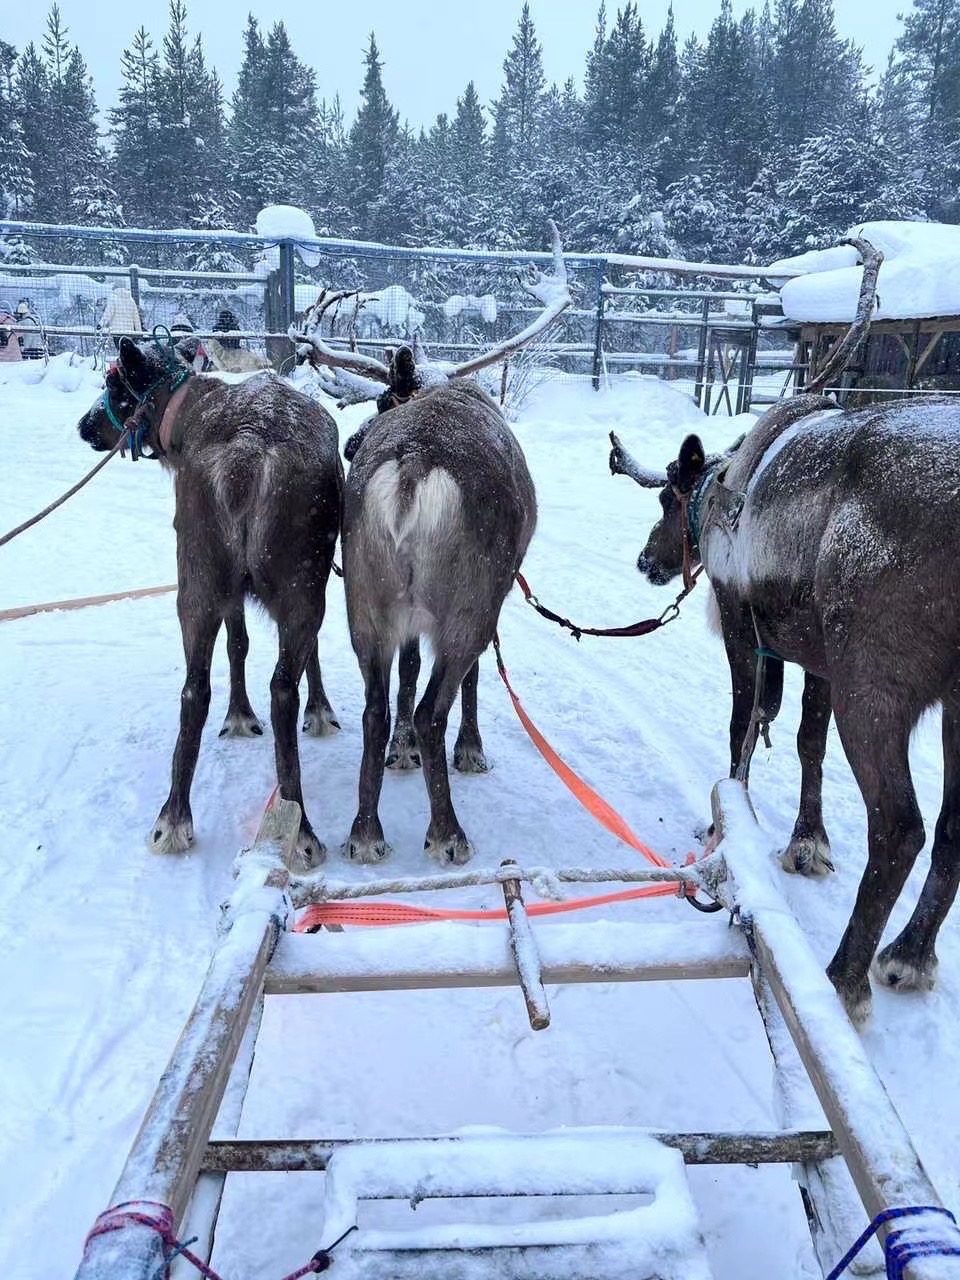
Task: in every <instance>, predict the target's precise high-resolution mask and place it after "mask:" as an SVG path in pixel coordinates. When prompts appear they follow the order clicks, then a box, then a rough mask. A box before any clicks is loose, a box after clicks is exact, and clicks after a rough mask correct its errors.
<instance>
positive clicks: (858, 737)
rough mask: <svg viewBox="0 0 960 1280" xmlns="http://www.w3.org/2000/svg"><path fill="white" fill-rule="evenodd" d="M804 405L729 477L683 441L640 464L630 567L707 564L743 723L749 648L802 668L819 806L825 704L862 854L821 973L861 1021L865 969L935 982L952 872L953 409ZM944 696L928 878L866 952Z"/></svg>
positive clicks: (676, 569) (895, 876) (884, 907)
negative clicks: (656, 491)
mask: <svg viewBox="0 0 960 1280" xmlns="http://www.w3.org/2000/svg"><path fill="white" fill-rule="evenodd" d="M806 407H807V409H808V410H810V409H811V408H812V409H813V412H807V413H806V414H805V415H804V416H801V417H800V418H799V419H797V420H795V421H794V422H793V424H792V425H790V426H789V427H788V428H787V429H784V428H783V424H782V421H781V422H779V423H778V422H777V421H776V419H775V418H774V419H771V417H770V416H768V417H766V418H764V419H761V420H760V422H759V423H758V424H757V426H756V427H755V428H754V430H753V432H751V433H750V434H749V435H748V436H747V438H746V440H745V442H744V444H743V445H742V446H741V451H742V456H741V451H738V454H737V455H735V460H736V459H738V458H739V459H740V461H739V465H738V466H737V470H736V471H734V468H733V466H731V467H730V468H729V469H728V468H727V464H726V461H725V460H724V459H707V458H706V457H705V455H704V451H703V447H702V445H701V443H700V441H699V439H698V438H697V437H696V436H688V437H687V439H686V440H684V442H683V445H682V446H681V449H680V453H679V455H678V457H677V459H676V460H675V461H674V462H672V463H671V464H670V466H669V468H668V469H667V472H666V474H664V473H660V474H659V475H657V474H656V473H652V472H648V473H644V475H645V480H644V482H645V483H650V484H651V485H652V484H657V486H658V487H659V486H660V485H662V486H663V487H662V492H661V494H660V502H661V506H662V509H663V515H662V518H661V519H660V521H658V523H657V524H656V526H655V527H654V529H653V530H652V532H651V534H650V537H649V539H648V540H647V545H646V547H645V548H644V550H643V553H642V554H641V556H640V559H639V561H638V567H639V568H640V570H641V572H644V573H645V574H646V575H647V577H648V578H649V579H650V581H652V582H655V583H661V582H666V581H669V580H670V579H671V578H673V577H675V576H676V575H677V574H678V573H680V572H681V570H682V567H683V563H684V559H685V558H686V559H688V560H691V559H692V560H699V561H700V562H701V563H702V564H703V566H704V569H705V572H706V575H707V577H708V578H709V580H710V583H711V585H712V587H713V590H714V593H715V595H716V598H717V603H718V606H719V611H720V621H721V626H722V630H723V637H724V643H725V645H726V649H727V656H728V659H729V661H730V668H731V675H732V678H733V685H734V701H735V704H737V702H738V701H739V704H740V705H739V708H737V707H736V705H735V711H734V719H737V717H739V722H740V724H741V725H744V724H745V723H746V722H747V720H748V719H749V716H748V715H747V716H745V715H744V704H745V702H749V701H750V700H751V699H752V686H751V692H750V694H749V696H748V695H746V694H745V692H744V685H745V683H746V679H745V677H746V665H747V664H745V661H744V654H746V653H748V652H750V650H755V649H756V648H757V646H758V645H759V646H763V647H765V648H767V649H770V650H772V651H773V652H774V653H776V654H777V655H778V656H779V658H780V659H782V660H783V661H787V662H796V663H798V664H799V665H800V666H802V667H803V669H804V671H805V672H806V673H807V684H806V686H805V691H804V724H805V726H806V728H804V726H801V737H802V735H803V734H804V733H806V734H807V739H808V740H807V748H806V749H807V752H808V755H809V757H810V760H812V761H813V763H814V765H815V774H816V777H815V779H813V780H811V778H809V777H806V776H805V786H808V787H811V788H813V789H814V790H815V791H816V806H817V813H818V812H819V765H820V761H822V758H823V743H824V740H825V736H826V726H827V721H828V719H829V713H830V711H831V710H832V712H833V715H834V716H835V718H836V722H837V728H838V730H839V733H840V740H841V743H842V745H843V749H844V752H845V754H846V756H847V759H848V760H849V762H850V766H851V768H852V770H853V773H854V776H855V778H856V780H857V784H858V786H859V788H860V791H861V794H862V796H863V799H864V803H865V805H866V809H867V832H868V857H867V867H866V870H865V872H864V875H863V878H862V880H861V882H860V888H859V890H858V893H857V898H856V902H855V905H854V909H853V913H852V915H851V918H850V922H849V924H848V925H847V928H846V930H845V932H844V935H843V938H842V939H841V941H840V945H839V947H838V949H837V952H836V954H835V955H834V957H833V959H832V960H831V962H830V964H829V966H828V970H827V972H828V974H829V976H830V978H831V980H832V981H833V983H834V986H835V987H836V988H837V991H838V992H839V994H840V996H841V998H842V999H843V1001H844V1003H845V1005H846V1007H847V1010H848V1011H849V1013H850V1015H851V1017H853V1018H854V1019H855V1020H860V1019H862V1018H864V1017H865V1016H866V1014H867V1013H868V1012H869V1007H870V984H869V973H870V969H871V963H872V968H873V974H874V976H875V977H876V978H877V980H878V981H880V982H882V983H883V984H884V985H886V986H888V987H891V988H893V989H894V990H901V991H902V990H911V989H917V988H919V989H925V988H928V987H930V986H932V985H933V982H934V979H935V974H936V968H937V957H936V939H937V933H938V931H939V929H940V926H941V924H942V923H943V920H944V919H945V917H946V915H947V912H948V911H949V909H950V906H951V904H952V902H953V900H954V897H955V895H956V891H957V886H958V882H960V590H958V586H957V575H956V563H955V562H956V553H955V546H956V542H957V539H958V538H960V507H958V505H957V499H956V495H957V493H958V492H960V406H958V405H956V404H954V403H953V402H952V401H944V400H936V399H924V400H921V399H911V400H907V401H903V402H901V403H899V404H883V405H875V406H871V407H869V408H863V409H858V410H855V411H853V412H845V411H840V410H836V409H833V410H826V411H824V410H823V409H822V408H819V409H818V408H816V407H815V406H811V405H809V404H808V405H807V406H806ZM782 417H783V415H782V413H781V418H782ZM637 470H638V471H641V472H642V468H637ZM685 547H686V548H687V550H686V553H685V550H684V548H685ZM938 703H939V704H940V705H941V706H942V708H943V753H944V787H943V805H942V808H941V811H940V817H939V819H938V821H937V826H936V832H935V836H934V842H933V849H932V852H931V866H930V871H929V873H928V875H927V878H926V881H925V883H924V886H923V890H922V892H921V894H920V899H919V901H918V903H917V906H916V909H915V910H914V912H913V914H912V916H911V917H910V919H909V921H908V922H907V924H906V926H905V927H904V929H903V930H902V931H901V932H900V934H899V936H898V937H897V938H896V939H895V940H894V941H893V942H891V943H890V944H889V945H888V946H886V947H885V948H884V949H883V950H882V951H881V952H880V954H879V956H877V957H876V959H874V956H875V953H876V950H877V947H878V945H879V942H880V938H881V935H882V933H883V930H884V927H885V925H886V923H887V921H888V919H889V917H890V913H891V911H892V909H893V907H894V904H895V903H896V901H897V898H898V897H899V895H900V892H901V890H902V888H903V886H904V884H905V882H906V879H907V876H908V875H909V873H910V870H911V868H912V866H913V864H914V861H915V859H916V856H917V853H918V852H919V851H920V849H921V847H922V845H923V843H924V829H923V822H922V820H921V815H920V811H919V808H918V805H917V799H916V794H915V791H914V787H913V782H912V780H911V777H910V767H909V760H908V746H909V741H910V735H911V733H912V731H913V729H914V727H915V726H916V724H917V721H918V720H919V718H920V716H921V715H922V714H923V712H924V711H925V710H926V709H927V708H928V707H931V706H934V705H936V704H938ZM731 745H732V747H733V748H734V750H736V747H737V743H736V738H735V734H734V732H733V726H732V725H731ZM803 750H804V747H803V743H802V742H801V755H803ZM808 767H809V761H808V762H805V775H806V773H807V769H808ZM821 829H822V824H821ZM799 869H801V870H812V869H814V868H812V867H801V868H799Z"/></svg>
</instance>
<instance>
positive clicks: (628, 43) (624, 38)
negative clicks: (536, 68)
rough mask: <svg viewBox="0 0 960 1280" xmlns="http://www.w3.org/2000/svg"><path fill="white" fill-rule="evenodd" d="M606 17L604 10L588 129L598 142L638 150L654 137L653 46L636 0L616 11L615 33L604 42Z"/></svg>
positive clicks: (592, 69)
mask: <svg viewBox="0 0 960 1280" xmlns="http://www.w3.org/2000/svg"><path fill="white" fill-rule="evenodd" d="M604 20H605V13H604V11H603V10H601V13H600V15H598V20H597V24H598V25H597V41H596V42H595V44H594V48H593V51H592V53H591V55H590V68H589V77H588V83H589V92H590V96H589V97H587V99H586V102H585V109H584V126H585V133H586V137H587V139H588V142H589V145H591V146H593V147H602V146H606V145H607V144H608V143H611V142H613V143H616V145H617V146H619V147H627V148H629V149H631V150H633V151H634V152H636V151H637V150H639V148H640V145H641V143H642V141H644V140H645V139H647V138H648V137H649V122H648V120H647V118H646V115H647V113H646V105H647V103H646V87H647V77H648V76H649V73H650V69H651V51H650V49H649V48H648V46H647V41H646V37H645V35H644V32H643V23H642V22H641V19H640V14H639V11H638V9H637V7H636V5H635V4H632V3H630V4H627V5H626V6H625V7H624V8H623V9H618V10H617V16H616V19H615V20H614V23H613V26H612V27H611V29H610V34H609V35H608V36H606V38H605V39H603V41H602V43H601V40H600V31H601V25H600V24H601V23H602V22H603V21H604Z"/></svg>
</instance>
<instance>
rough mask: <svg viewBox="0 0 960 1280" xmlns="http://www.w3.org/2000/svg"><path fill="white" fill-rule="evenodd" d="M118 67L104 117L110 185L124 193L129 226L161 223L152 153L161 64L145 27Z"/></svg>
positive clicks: (160, 190) (160, 189)
mask: <svg viewBox="0 0 960 1280" xmlns="http://www.w3.org/2000/svg"><path fill="white" fill-rule="evenodd" d="M120 68H121V74H122V76H123V83H122V85H121V86H120V99H119V103H118V105H117V106H116V107H113V108H112V109H111V110H110V113H109V119H110V133H111V137H112V140H113V163H112V167H111V177H112V181H113V185H114V187H115V188H116V189H117V190H118V191H121V192H122V193H123V195H122V197H121V205H122V210H123V216H124V218H125V220H126V221H127V222H128V223H129V224H130V225H131V226H135V227H147V226H150V225H151V223H157V224H160V225H166V224H167V223H168V221H169V219H168V217H167V216H166V214H165V209H164V202H165V200H166V197H167V192H166V188H165V186H164V183H163V180H162V177H161V175H160V173H159V171H158V166H157V163H156V155H155V148H156V146H157V145H158V141H159V138H160V130H161V123H160V99H161V93H160V66H159V58H158V55H157V51H156V49H154V47H153V41H152V40H151V39H150V36H149V35H148V34H147V31H146V29H145V28H144V27H140V28H138V30H137V31H136V33H135V34H134V37H133V41H132V43H131V45H130V47H129V48H128V49H124V51H123V53H122V54H121V56H120Z"/></svg>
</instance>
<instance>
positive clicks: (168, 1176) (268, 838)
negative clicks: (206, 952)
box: [76, 800, 300, 1280]
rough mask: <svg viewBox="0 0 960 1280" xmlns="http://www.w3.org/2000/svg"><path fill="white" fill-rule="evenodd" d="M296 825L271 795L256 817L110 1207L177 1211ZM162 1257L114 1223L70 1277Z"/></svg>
mask: <svg viewBox="0 0 960 1280" xmlns="http://www.w3.org/2000/svg"><path fill="white" fill-rule="evenodd" d="M299 826H300V806H299V805H297V804H294V803H293V802H292V801H288V800H279V801H278V802H276V803H275V804H274V806H273V808H272V809H271V810H270V812H269V815H268V816H265V819H264V825H263V826H262V827H261V832H260V834H259V835H258V836H257V843H256V844H255V846H254V849H253V850H252V851H251V855H252V856H251V857H250V858H249V859H247V860H245V862H241V866H240V870H239V872H238V875H237V888H236V889H235V891H234V895H233V897H234V898H235V899H236V906H232V905H231V904H228V905H227V909H226V915H225V926H226V929H227V932H226V934H225V936H224V937H223V939H222V940H221V942H220V943H219V945H218V946H217V949H216V951H215V952H214V954H213V958H212V960H211V961H210V967H209V969H208V970H207V975H206V977H205V978H204V982H203V986H202V987H201V989H200V994H199V996H198V997H197V1002H196V1004H195V1005H194V1007H193V1012H192V1013H191V1014H190V1017H189V1019H188V1021H187V1024H186V1026H185V1027H184V1029H183V1032H182V1034H181V1036H180V1039H179V1041H178V1043H177V1045H176V1048H175V1049H174V1051H173V1055H172V1057H171V1059H170V1062H169V1063H168V1065H167V1069H166V1071H164V1073H163V1075H162V1077H161V1079H160V1083H159V1085H158V1086H157V1092H156V1093H155V1094H154V1096H153V1101H152V1102H151V1103H150V1106H149V1108H148V1109H147V1114H146V1115H145V1116H144V1119H143V1123H142V1124H141V1126H140V1132H139V1133H138V1134H137V1137H136V1138H135V1140H134V1143H133V1147H132V1148H131V1151H130V1154H129V1156H128V1157H127V1163H126V1164H125V1165H124V1168H123V1172H122V1173H121V1174H120V1180H119V1182H118V1183H117V1185H116V1188H115V1189H114V1192H113V1195H112V1197H111V1200H110V1203H111V1205H119V1204H124V1203H127V1202H130V1201H133V1202H147V1203H154V1204H161V1205H166V1206H167V1207H168V1208H169V1209H170V1212H171V1214H172V1217H173V1224H174V1230H176V1229H177V1226H178V1224H179V1222H180V1219H181V1218H182V1217H183V1214H184V1211H185V1210H186V1207H187V1205H188V1204H189V1202H190V1198H191V1196H192V1195H193V1190H194V1184H195V1182H196V1178H197V1174H198V1173H199V1171H200V1165H201V1162H202V1160H203V1155H204V1152H205V1151H206V1148H207V1142H208V1141H209V1138H210V1132H211V1130H212V1128H213V1124H214V1121H215V1120H216V1118H217V1112H218V1110H219V1108H220V1101H221V1099H222V1097H223V1092H224V1089H225V1087H226V1084H227V1080H228V1078H229V1075H230V1069H231V1067H232V1066H233V1062H234V1059H235V1058H236V1055H237V1050H238V1048H239V1046H240V1042H241V1040H242V1038H243V1033H244V1030H245V1029H246V1026H247V1023H248V1022H249V1020H250V1015H251V1013H252V1011H253V1009H254V1006H255V1005H256V1003H257V1000H258V999H259V997H260V993H261V991H262V989H263V975H264V973H265V972H266V968H267V965H268V964H269V962H270V957H271V955H272V954H273V950H274V947H275V946H276V943H277V939H278V937H279V935H280V933H281V932H282V931H283V929H284V927H285V922H286V916H287V911H288V906H289V899H288V898H287V895H286V887H287V879H288V873H287V869H286V866H285V865H284V863H283V861H282V856H283V854H284V852H285V851H286V850H289V848H290V846H291V844H292V842H293V841H294V840H295V839H296V836H297V832H298V830H299ZM268 842H269V843H268ZM271 845H272V848H271ZM163 1261H164V1256H163V1247H162V1241H161V1238H160V1236H159V1235H158V1234H157V1233H156V1232H155V1231H153V1230H152V1229H151V1228H149V1227H146V1226H140V1225H130V1226H123V1227H121V1228H119V1229H118V1230H117V1231H112V1232H110V1233H109V1234H106V1235H102V1236H97V1237H96V1238H95V1239H93V1240H91V1241H90V1243H89V1245H88V1246H87V1249H86V1252H85V1253H84V1257H83V1260H82V1261H81V1263H80V1266H79V1268H78V1270H77V1272H76V1280H102V1278H103V1277H105V1276H109V1277H110V1280H154V1277H156V1276H157V1275H160V1274H163V1270H164V1268H163Z"/></svg>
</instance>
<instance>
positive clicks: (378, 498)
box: [365, 459, 461, 547]
mask: <svg viewBox="0 0 960 1280" xmlns="http://www.w3.org/2000/svg"><path fill="white" fill-rule="evenodd" d="M460 497H461V495H460V488H459V486H458V485H457V482H456V480H454V478H453V476H452V475H451V474H450V472H449V471H446V470H445V469H444V468H443V467H434V469H433V470H432V471H430V472H428V474H427V475H425V476H424V477H423V479H422V480H420V481H418V482H417V487H416V489H415V490H414V492H413V498H412V500H411V502H410V506H409V507H408V509H407V510H406V511H405V512H401V510H400V464H399V463H398V462H397V461H395V460H394V459H391V461H389V462H384V463H383V464H382V465H381V466H379V467H378V468H377V469H376V471H375V472H374V473H373V475H372V476H371V477H370V480H369V482H368V484H367V492H366V500H365V505H366V508H367V511H368V513H369V515H370V516H371V517H374V518H376V519H377V520H378V521H379V523H381V524H382V525H383V527H384V528H385V529H386V530H387V532H388V533H389V534H390V536H391V538H392V539H393V541H394V545H395V546H397V547H399V546H400V544H401V543H402V542H404V541H406V539H407V538H409V537H411V535H413V534H416V537H417V539H418V540H435V539H438V538H439V537H440V535H441V534H443V533H444V532H445V531H446V530H448V529H449V528H450V526H451V525H452V524H454V523H455V521H456V520H457V518H458V516H459V514H460Z"/></svg>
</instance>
